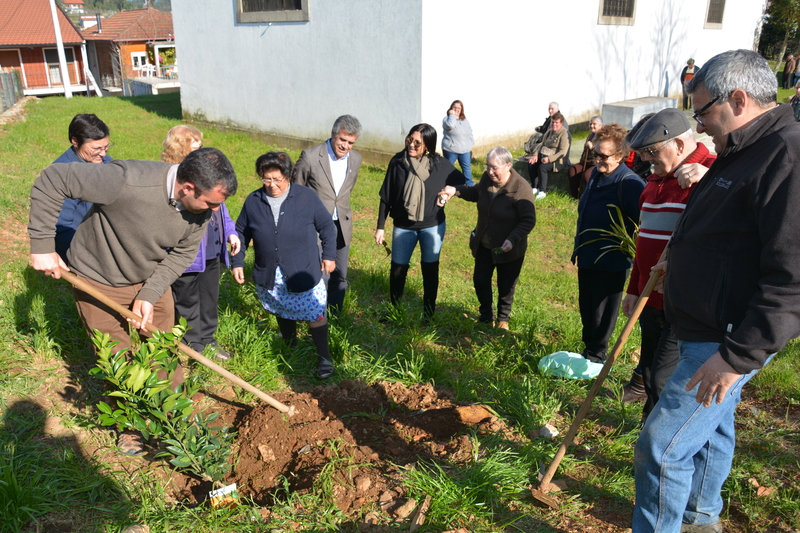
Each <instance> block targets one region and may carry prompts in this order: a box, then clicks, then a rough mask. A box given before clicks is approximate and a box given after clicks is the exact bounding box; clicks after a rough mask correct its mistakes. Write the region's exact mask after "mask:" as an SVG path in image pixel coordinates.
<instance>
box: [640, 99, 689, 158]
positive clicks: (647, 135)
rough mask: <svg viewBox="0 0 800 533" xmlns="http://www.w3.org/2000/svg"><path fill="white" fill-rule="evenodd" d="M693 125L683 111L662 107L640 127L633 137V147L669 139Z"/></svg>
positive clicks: (646, 145)
mask: <svg viewBox="0 0 800 533" xmlns="http://www.w3.org/2000/svg"><path fill="white" fill-rule="evenodd" d="M691 128H692V125H691V124H689V121H688V120H687V119H686V115H684V114H683V111H681V110H679V109H675V108H674V107H668V108H667V109H662V110H661V111H659V112H658V113H656V114H655V115H653V117H652V118H651V119H650V120H648V121H647V122H645V123H644V125H643V126H642V127H641V128H639V131H637V132H636V135H634V136H633V139H631V148H632V149H634V150H641V149H642V148H647V147H648V146H652V145H654V144H657V143H660V142H663V141H668V140H669V139H673V138H675V137H677V136H678V135H680V134H682V133H684V132H685V131H687V130H690V129H691Z"/></svg>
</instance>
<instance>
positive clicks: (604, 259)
mask: <svg viewBox="0 0 800 533" xmlns="http://www.w3.org/2000/svg"><path fill="white" fill-rule="evenodd" d="M626 133H627V132H626V131H625V130H624V129H623V128H622V127H621V126H620V125H619V124H608V125H606V126H603V127H602V128H600V130H598V132H597V134H596V135H595V143H594V152H595V154H594V156H595V162H596V166H595V169H594V171H593V172H592V177H591V179H589V184H588V185H587V186H586V191H585V192H584V193H583V195H582V196H581V199H580V201H579V202H578V229H577V234H576V235H575V249H574V251H573V253H572V261H573V263H574V262H576V261H577V263H578V306H579V308H580V312H581V322H582V324H583V342H584V344H585V345H586V347H585V348H584V350H583V356H584V357H585V358H586V359H589V360H590V361H594V362H596V363H602V362H604V361H605V359H606V352H607V351H608V340H609V338H611V334H612V333H613V331H614V326H615V325H616V323H617V315H618V314H619V306H620V303H621V302H622V291H623V289H624V288H625V281H626V280H627V278H628V269H630V267H631V258H630V257H628V256H627V255H625V254H624V253H623V252H622V251H620V250H618V249H614V248H613V247H614V243H613V242H612V243H609V241H608V240H606V239H600V238H601V237H602V236H603V235H602V233H601V232H599V231H594V230H608V231H610V230H611V223H612V218H611V217H612V216H613V217H614V220H617V219H618V217H617V212H616V209H615V207H619V208H620V210H621V211H622V217H623V221H622V222H624V224H625V226H626V229H627V231H628V233H629V234H630V233H632V232H633V226H634V224H635V223H636V222H637V221H638V220H639V196H640V195H641V194H642V191H643V190H644V186H645V182H644V180H643V179H642V178H640V177H639V176H638V175H637V174H636V173H634V172H633V171H632V170H630V169H629V168H628V167H627V166H625V165H624V164H623V163H622V162H623V160H624V159H625V158H626V157H627V155H628V152H630V145H629V144H628V141H626V140H625V135H626ZM587 230H589V231H587ZM592 241H594V242H592Z"/></svg>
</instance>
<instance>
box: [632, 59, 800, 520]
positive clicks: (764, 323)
mask: <svg viewBox="0 0 800 533" xmlns="http://www.w3.org/2000/svg"><path fill="white" fill-rule="evenodd" d="M687 91H688V92H689V94H691V95H692V97H693V103H694V109H695V114H694V118H695V120H697V124H698V125H697V131H698V132H699V133H702V132H706V133H708V134H709V135H710V136H711V137H712V138H713V141H714V147H715V148H716V151H717V154H718V157H717V160H716V161H715V162H714V164H713V165H712V166H711V168H710V169H709V170H708V172H707V173H706V175H705V177H704V178H703V179H702V181H700V183H698V184H696V185H695V186H694V187H695V188H696V190H695V191H694V192H693V193H692V196H691V197H690V198H689V201H688V203H687V205H686V209H685V211H684V213H683V215H682V216H681V218H680V220H679V221H678V223H677V225H676V227H675V231H674V233H673V235H672V239H671V240H670V243H669V248H668V250H669V255H668V263H669V265H668V267H667V269H666V271H667V274H666V278H665V283H664V311H665V314H666V318H667V320H668V321H669V322H670V323H671V324H672V326H673V328H674V334H675V337H676V338H677V339H678V348H679V350H680V357H679V359H678V364H677V366H676V367H675V370H674V372H673V373H672V376H671V377H670V378H669V381H668V382H667V384H666V386H665V387H664V390H663V391H662V393H661V397H660V398H659V400H658V403H657V404H656V405H655V407H654V408H653V411H652V412H651V413H650V416H649V417H648V419H647V423H646V424H645V426H644V428H643V429H642V433H641V435H640V436H639V441H638V443H637V444H636V462H635V477H636V505H635V508H634V514H633V532H634V533H645V532H647V533H650V532H654V531H659V532H664V533H678V532H679V531H682V532H699V533H716V532H721V531H722V525H721V523H720V521H719V515H720V512H721V511H722V506H723V501H722V497H721V495H720V492H721V490H722V484H723V483H724V481H725V479H726V478H727V477H728V473H729V472H730V468H731V463H732V460H733V451H734V446H735V439H736V437H735V432H734V413H735V410H736V406H737V404H738V403H739V401H740V399H741V392H742V387H743V386H744V385H745V383H747V381H749V380H750V378H752V377H753V375H755V373H756V372H758V370H760V369H761V368H763V366H764V365H766V364H767V363H768V362H769V360H770V358H771V357H772V355H773V354H774V353H775V352H777V351H779V350H781V349H782V348H783V347H784V346H786V343H787V342H788V341H789V340H790V339H792V338H794V337H797V336H798V335H800V260H798V259H800V224H799V223H798V221H797V216H796V210H797V207H796V206H797V205H798V203H800V164H798V161H797V155H796V153H797V150H796V147H797V146H798V145H800V125H798V124H797V123H796V122H795V121H794V117H793V116H792V110H791V109H790V108H789V106H786V105H781V106H779V105H777V103H776V97H777V92H778V85H777V80H776V78H775V76H774V75H773V73H772V71H771V70H770V68H769V65H768V64H767V62H766V60H764V58H762V57H761V56H759V55H758V54H756V53H755V52H751V51H748V50H732V51H729V52H725V53H722V54H719V55H717V56H715V57H713V58H712V59H711V60H710V61H709V62H707V63H706V64H705V65H704V66H703V68H702V69H700V71H699V72H698V73H697V74H696V75H695V76H694V78H693V79H692V81H691V82H690V83H689V84H688V86H687Z"/></svg>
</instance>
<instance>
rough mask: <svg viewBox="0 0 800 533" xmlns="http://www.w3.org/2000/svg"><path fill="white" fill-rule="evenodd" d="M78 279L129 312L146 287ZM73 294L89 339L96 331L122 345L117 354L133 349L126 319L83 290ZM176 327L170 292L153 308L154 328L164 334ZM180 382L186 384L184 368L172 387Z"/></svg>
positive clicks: (117, 349) (176, 375) (176, 373)
mask: <svg viewBox="0 0 800 533" xmlns="http://www.w3.org/2000/svg"><path fill="white" fill-rule="evenodd" d="M79 277H80V279H81V280H82V281H83V282H85V283H86V284H88V285H90V286H91V287H92V288H94V289H96V290H97V291H98V292H101V293H102V294H103V295H105V296H107V297H108V298H110V299H111V300H113V301H114V302H116V303H117V304H119V305H120V306H122V307H125V308H126V309H130V308H131V307H132V306H133V301H134V300H135V299H136V295H137V294H139V291H140V290H141V288H142V285H144V284H143V283H136V284H134V285H128V286H126V287H110V286H108V285H105V284H103V283H99V282H97V281H94V280H91V279H88V278H85V277H83V276H79ZM72 292H73V294H74V295H75V304H76V306H77V308H78V314H79V315H80V317H81V320H83V325H84V326H85V327H86V332H87V333H88V334H89V336H90V337H91V336H92V335H94V330H98V331H100V332H101V333H108V334H109V335H110V336H111V340H113V341H116V342H118V343H119V344H117V346H116V347H115V348H114V349H115V351H119V350H129V349H130V347H131V338H130V333H129V329H128V321H127V319H126V318H125V317H123V316H121V315H119V314H117V313H116V312H115V311H112V310H111V309H109V308H108V307H106V306H105V305H104V304H102V303H100V302H99V301H98V300H96V299H95V298H93V297H91V296H89V295H88V294H86V293H85V292H83V291H81V290H78V289H73V291H72ZM174 324H175V306H174V303H173V301H172V291H167V292H166V293H165V294H164V296H162V297H161V299H160V300H158V302H156V305H155V306H154V309H153V325H154V326H155V327H156V328H158V329H159V330H161V331H170V330H172V326H173V325H174ZM161 374H162V373H161V372H159V377H161V379H164V378H165V377H166V376H165V375H161ZM180 383H183V368H182V367H178V369H177V370H176V371H175V373H174V375H173V379H172V386H173V387H175V386H176V385H179V384H180Z"/></svg>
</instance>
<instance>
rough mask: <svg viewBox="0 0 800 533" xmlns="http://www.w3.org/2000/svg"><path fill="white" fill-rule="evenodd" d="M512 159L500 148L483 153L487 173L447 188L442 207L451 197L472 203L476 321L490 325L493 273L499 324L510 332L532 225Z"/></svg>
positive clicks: (529, 196) (528, 196)
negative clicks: (474, 215)
mask: <svg viewBox="0 0 800 533" xmlns="http://www.w3.org/2000/svg"><path fill="white" fill-rule="evenodd" d="M512 163H513V158H512V157H511V153H510V152H509V151H508V150H507V149H506V148H504V147H502V146H498V147H496V148H492V149H491V150H490V151H489V153H488V154H487V155H486V172H484V173H483V176H481V179H480V181H479V182H478V184H477V185H475V186H469V185H460V186H458V187H451V186H447V187H445V188H444V189H443V190H442V191H441V194H440V196H439V198H440V203H441V202H446V201H447V200H448V199H450V198H451V197H453V196H460V197H461V198H463V199H464V200H467V201H469V202H476V204H477V207H478V222H477V224H476V225H475V229H474V230H473V232H472V234H471V235H470V240H469V245H470V248H471V249H472V256H473V257H474V258H475V270H474V271H473V275H472V281H473V284H474V286H475V295H476V296H477V297H478V305H479V307H478V311H479V313H480V316H479V317H478V322H479V323H484V324H491V323H492V321H493V320H494V309H493V307H492V274H493V273H494V271H495V269H496V270H497V323H496V326H497V327H498V328H500V329H508V317H509V315H510V314H511V306H512V304H513V303H514V290H515V288H516V286H517V281H518V280H519V273H520V272H521V271H522V263H523V261H524V260H525V252H526V251H527V249H528V234H529V233H530V232H531V230H532V229H533V227H534V226H535V225H536V209H535V208H534V206H533V202H534V197H533V189H531V186H530V185H529V184H528V182H527V181H525V178H523V177H522V176H520V175H519V174H517V172H516V171H515V170H513V169H512V168H511V164H512Z"/></svg>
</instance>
